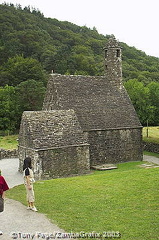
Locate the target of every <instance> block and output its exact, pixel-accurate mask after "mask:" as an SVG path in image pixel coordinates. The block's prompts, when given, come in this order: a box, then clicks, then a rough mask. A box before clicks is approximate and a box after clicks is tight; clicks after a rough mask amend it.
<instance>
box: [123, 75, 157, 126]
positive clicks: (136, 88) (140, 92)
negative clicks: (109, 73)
mask: <svg viewBox="0 0 159 240" xmlns="http://www.w3.org/2000/svg"><path fill="white" fill-rule="evenodd" d="M124 85H125V88H126V89H127V91H128V94H129V96H130V98H131V101H132V104H133V106H134V108H135V110H136V112H137V114H138V117H139V119H140V121H141V123H142V124H143V125H146V123H147V120H149V123H150V124H153V122H154V114H155V107H154V106H153V105H152V104H151V101H150V92H149V88H148V87H145V86H144V84H143V83H142V82H139V81H138V80H137V79H131V80H129V81H127V82H126V83H125V84H124Z"/></svg>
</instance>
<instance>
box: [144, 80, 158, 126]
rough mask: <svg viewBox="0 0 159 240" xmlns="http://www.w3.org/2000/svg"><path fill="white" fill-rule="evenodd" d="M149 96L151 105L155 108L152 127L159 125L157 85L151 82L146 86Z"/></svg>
mask: <svg viewBox="0 0 159 240" xmlns="http://www.w3.org/2000/svg"><path fill="white" fill-rule="evenodd" d="M147 87H148V89H149V94H150V102H151V105H153V106H154V107H155V116H154V122H153V125H159V83H158V82H151V83H149V84H148V85H147Z"/></svg>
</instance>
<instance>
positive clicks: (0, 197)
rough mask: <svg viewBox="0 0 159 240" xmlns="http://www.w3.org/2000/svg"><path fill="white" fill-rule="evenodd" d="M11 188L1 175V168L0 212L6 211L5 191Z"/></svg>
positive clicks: (1, 233) (0, 233) (0, 232)
mask: <svg viewBox="0 0 159 240" xmlns="http://www.w3.org/2000/svg"><path fill="white" fill-rule="evenodd" d="M8 189H9V187H8V184H7V183H6V180H5V178H4V177H3V176H1V170H0V212H3V211H4V198H5V191H7V190H8ZM0 235H3V232H2V231H0Z"/></svg>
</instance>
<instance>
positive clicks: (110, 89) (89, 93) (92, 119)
mask: <svg viewBox="0 0 159 240" xmlns="http://www.w3.org/2000/svg"><path fill="white" fill-rule="evenodd" d="M53 109H59V110H62V109H63V110H68V109H74V110H75V113H76V115H77V118H78V120H79V122H80V125H81V127H82V129H83V130H84V131H90V130H97V129H99V130H106V129H117V128H138V127H141V124H140V122H139V119H138V117H137V114H136V112H135V109H134V107H133V105H132V103H131V101H130V98H129V96H128V94H127V92H126V90H125V88H124V86H123V85H121V87H120V88H119V87H117V86H116V84H115V83H114V82H113V81H111V82H110V81H108V79H106V76H76V75H59V74H52V76H51V78H50V80H49V82H48V86H47V94H46V97H45V100H44V104H43V110H53Z"/></svg>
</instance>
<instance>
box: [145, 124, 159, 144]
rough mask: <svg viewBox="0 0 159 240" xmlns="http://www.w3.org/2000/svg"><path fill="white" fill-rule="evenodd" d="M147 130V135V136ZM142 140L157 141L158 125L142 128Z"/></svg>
mask: <svg viewBox="0 0 159 240" xmlns="http://www.w3.org/2000/svg"><path fill="white" fill-rule="evenodd" d="M147 132H148V137H147ZM142 135H143V140H144V141H146V142H153V143H159V126H158V127H148V129H147V127H144V128H143V132H142Z"/></svg>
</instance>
